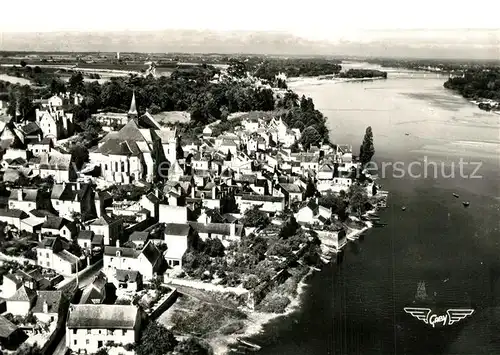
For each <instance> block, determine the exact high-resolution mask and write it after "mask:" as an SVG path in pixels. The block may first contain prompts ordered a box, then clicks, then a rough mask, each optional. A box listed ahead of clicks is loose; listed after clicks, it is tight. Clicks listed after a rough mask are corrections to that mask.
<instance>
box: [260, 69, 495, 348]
mask: <svg viewBox="0 0 500 355" xmlns="http://www.w3.org/2000/svg"><path fill="white" fill-rule="evenodd" d="M352 65H353V66H355V65H357V66H362V67H365V68H366V67H370V68H377V67H376V66H373V65H368V64H362V65H359V64H352ZM384 70H385V69H384ZM388 72H389V75H388V79H387V80H377V81H371V82H350V83H333V82H329V81H327V80H323V81H318V82H316V83H311V81H307V82H306V84H301V82H294V83H292V85H291V86H292V88H293V90H295V91H296V92H298V93H299V94H305V95H307V96H311V97H312V98H313V99H314V102H315V105H316V108H318V109H319V110H320V111H322V112H323V113H324V114H325V116H327V117H328V126H329V128H330V132H331V137H330V138H331V140H332V142H336V143H348V144H352V145H353V148H354V150H355V152H356V153H357V151H358V147H359V145H360V143H361V140H362V138H363V135H364V131H365V128H366V127H367V126H371V127H372V129H373V135H374V144H375V150H376V153H375V156H374V160H375V162H376V163H378V165H379V167H380V166H381V165H382V163H388V162H396V161H398V162H401V164H405V166H408V164H410V163H411V162H422V161H423V160H424V159H427V161H430V162H435V163H436V164H438V171H437V176H436V175H435V173H434V171H435V170H433V169H435V168H434V167H433V166H430V167H429V169H428V174H427V176H426V177H425V176H420V177H419V176H417V175H418V173H420V174H422V173H423V171H422V169H421V171H419V170H418V169H414V171H413V172H412V173H413V175H412V176H410V175H409V172H411V170H409V169H408V170H407V171H406V173H405V174H404V176H402V177H400V175H399V176H394V174H393V172H392V171H390V169H388V170H387V173H386V174H385V176H380V180H379V183H380V184H382V186H383V188H384V189H385V190H389V191H390V195H389V199H388V203H389V204H388V208H387V209H386V210H384V211H382V212H381V213H380V216H381V219H382V221H383V222H386V223H388V225H387V226H386V227H384V228H374V229H372V230H370V231H368V232H367V233H366V234H365V236H364V237H363V238H362V239H360V240H359V241H358V242H355V243H349V244H348V245H347V247H346V249H345V251H344V253H343V255H342V260H341V262H339V263H337V264H332V265H328V266H326V267H325V268H324V269H323V270H322V271H320V272H317V273H315V274H313V275H312V276H311V277H310V279H309V280H308V282H307V283H308V286H307V290H306V292H305V293H304V294H303V307H302V308H301V310H300V311H297V312H295V313H293V314H291V315H289V316H286V317H283V318H280V319H277V320H275V321H273V322H272V323H270V324H268V325H266V326H265V328H264V332H263V333H262V334H260V335H258V336H255V337H253V339H252V341H254V342H255V343H257V344H259V345H261V346H262V350H261V351H259V352H258V353H259V354H266V355H267V354H269V355H279V354H287V355H290V354H314V355H321V354H363V355H365V354H464V355H465V354H467V355H470V354H494V353H500V333H499V332H498V329H500V308H499V303H500V297H499V296H500V257H499V255H500V244H499V241H500V232H499V216H500V213H499V212H500V190H499V187H500V167H499V157H500V136H499V133H500V116H498V115H495V114H492V113H487V112H484V111H480V110H479V109H478V108H476V107H475V106H474V105H472V104H470V103H469V102H467V101H466V100H464V99H463V98H461V97H459V96H458V95H455V94H453V93H451V92H449V91H447V90H446V89H444V88H443V83H444V81H445V80H446V77H438V76H436V74H425V75H424V74H423V73H412V72H409V71H401V70H392V69H389V70H388ZM426 157H427V158H426ZM460 158H462V159H463V161H464V162H465V163H468V165H465V166H464V169H463V171H464V173H462V174H459V169H458V163H459V160H460ZM473 163H474V165H473ZM476 163H477V164H479V163H480V164H481V166H480V168H479V170H478V171H477V172H476V174H474V175H472V173H473V170H474V169H475V166H476V165H477V164H476ZM452 164H456V165H455V167H454V169H452ZM441 166H443V168H441ZM417 167H418V165H417ZM441 170H443V172H444V173H446V174H448V176H449V175H450V172H451V171H452V170H453V171H454V172H455V173H456V175H455V176H454V177H445V176H442V175H443V174H442V173H441ZM379 173H380V169H379ZM474 176H480V177H479V178H473V177H474ZM452 193H457V194H459V195H460V198H459V199H457V198H454V197H453V195H452ZM462 201H470V207H468V208H465V207H464V206H463V205H462ZM402 206H406V207H407V209H406V211H404V212H403V211H402V209H401V207H402ZM419 281H425V283H426V286H427V292H428V293H429V294H431V295H433V294H434V292H435V299H436V300H437V301H438V302H439V304H441V305H442V306H443V307H445V308H451V307H465V308H469V307H470V306H472V308H474V309H475V313H474V314H472V316H470V317H469V318H467V319H465V320H462V321H461V322H459V323H456V324H454V325H452V326H448V327H442V328H435V329H433V328H431V327H430V326H428V325H426V324H424V323H423V322H421V321H419V320H417V319H415V318H413V317H412V316H410V315H409V314H407V313H405V312H404V311H403V308H404V307H406V306H411V305H413V306H415V307H418V302H417V303H416V304H412V301H414V299H415V294H416V291H417V285H418V282H419Z"/></svg>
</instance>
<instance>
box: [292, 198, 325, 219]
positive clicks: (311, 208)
mask: <svg viewBox="0 0 500 355" xmlns="http://www.w3.org/2000/svg"><path fill="white" fill-rule="evenodd" d="M331 216H332V211H330V210H329V209H328V208H326V207H323V206H320V205H318V202H317V201H316V199H310V200H309V202H308V203H307V205H306V206H304V207H302V208H301V209H300V210H299V211H298V212H297V213H296V214H295V219H296V220H297V222H298V223H299V224H315V223H317V224H320V225H324V224H325V223H327V221H328V220H329V219H330V218H331Z"/></svg>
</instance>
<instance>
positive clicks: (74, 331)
mask: <svg viewBox="0 0 500 355" xmlns="http://www.w3.org/2000/svg"><path fill="white" fill-rule="evenodd" d="M73 334H76V329H73ZM75 341H76V340H75Z"/></svg>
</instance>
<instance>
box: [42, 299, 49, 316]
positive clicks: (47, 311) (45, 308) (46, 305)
mask: <svg viewBox="0 0 500 355" xmlns="http://www.w3.org/2000/svg"><path fill="white" fill-rule="evenodd" d="M42 307H43V308H42V309H43V313H49V304H48V303H47V301H43V306H42Z"/></svg>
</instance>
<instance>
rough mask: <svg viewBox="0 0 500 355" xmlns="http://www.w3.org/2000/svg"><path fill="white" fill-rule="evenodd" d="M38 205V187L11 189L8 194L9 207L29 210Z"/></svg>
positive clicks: (36, 207)
mask: <svg viewBox="0 0 500 355" xmlns="http://www.w3.org/2000/svg"><path fill="white" fill-rule="evenodd" d="M39 207H40V198H39V194H38V189H12V190H11V191H10V196H9V209H11V210H21V211H24V212H27V213H28V212H30V211H33V210H36V209H38V208H39Z"/></svg>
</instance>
